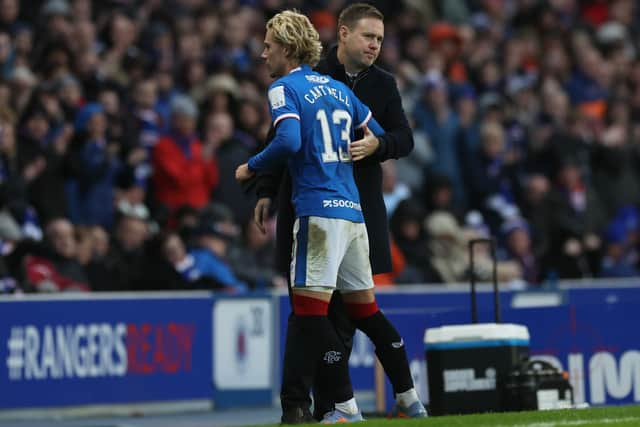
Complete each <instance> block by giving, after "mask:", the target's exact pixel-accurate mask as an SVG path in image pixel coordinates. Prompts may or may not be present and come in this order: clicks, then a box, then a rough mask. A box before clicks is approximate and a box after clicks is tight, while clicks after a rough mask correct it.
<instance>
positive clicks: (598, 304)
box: [280, 283, 640, 409]
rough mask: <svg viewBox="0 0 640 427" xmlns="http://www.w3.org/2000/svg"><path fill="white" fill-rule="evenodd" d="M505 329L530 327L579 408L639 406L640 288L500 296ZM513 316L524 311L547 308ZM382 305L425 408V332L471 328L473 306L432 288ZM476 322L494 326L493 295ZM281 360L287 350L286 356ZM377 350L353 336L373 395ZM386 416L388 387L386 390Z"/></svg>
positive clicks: (536, 348) (392, 295) (462, 295)
mask: <svg viewBox="0 0 640 427" xmlns="http://www.w3.org/2000/svg"><path fill="white" fill-rule="evenodd" d="M286 299H287V297H286V296H283V297H282V302H281V325H280V328H281V333H284V330H285V329H284V328H285V327H286V321H285V320H284V319H285V317H286V315H287V314H288V312H289V309H288V303H287V301H286ZM500 302H501V307H502V310H501V312H502V321H503V322H509V323H518V324H523V325H526V326H527V327H528V329H529V333H530V335H531V347H530V348H531V354H532V355H533V356H534V357H536V358H543V359H545V360H548V361H550V362H552V363H554V364H555V365H556V366H558V367H560V368H561V369H563V370H566V371H568V372H569V375H570V379H571V383H572V385H573V387H574V393H575V396H576V402H577V403H580V402H588V403H590V404H592V405H618V404H628V403H634V402H635V403H637V402H640V332H639V331H638V330H637V326H636V325H640V310H638V307H639V303H640V287H638V285H637V284H631V285H622V286H605V285H593V284H592V285H591V286H589V284H588V283H581V284H580V285H576V286H564V287H562V288H561V289H560V290H557V291H553V292H549V293H542V292H537V293H536V292H534V293H528V294H524V293H521V292H511V291H502V292H501V293H500ZM549 303H552V304H553V305H551V306H542V307H540V306H538V307H528V308H516V307H514V305H516V306H521V305H531V304H533V305H536V304H549ZM378 304H379V305H380V307H381V308H382V309H383V310H384V312H385V314H386V315H387V316H388V317H389V319H390V320H391V321H392V322H393V323H394V324H395V325H396V327H397V328H398V330H399V331H400V333H401V335H402V336H403V338H404V341H405V343H406V349H407V354H408V356H409V358H410V361H411V368H412V372H413V374H414V379H415V381H416V384H417V388H418V391H419V393H420V395H421V397H422V398H423V400H425V401H426V400H428V389H427V378H426V367H425V366H426V365H425V346H424V344H423V337H424V332H425V330H426V329H427V328H431V327H437V326H442V325H455V324H465V323H470V321H471V316H470V298H469V293H468V289H467V288H466V287H459V288H456V290H450V291H448V292H447V291H445V292H443V290H442V289H441V288H440V289H437V288H433V287H432V288H429V287H422V286H421V287H410V288H409V287H408V288H404V289H403V288H396V289H394V290H393V291H390V292H386V291H385V292H379V293H378ZM478 307H479V319H480V321H481V322H490V321H493V295H492V293H491V291H490V289H489V288H486V287H484V288H483V289H481V290H479V292H478ZM281 355H282V348H281ZM374 357H375V355H374V351H373V347H372V345H371V344H370V342H369V341H368V339H367V338H366V337H365V336H364V335H363V334H361V333H358V334H357V335H356V339H355V341H354V350H353V354H352V357H351V359H350V361H349V364H350V367H351V377H352V382H353V385H354V389H356V390H357V391H361V392H362V391H364V392H367V391H372V390H373V389H374V362H375V358H374ZM385 389H386V391H387V399H386V402H387V409H390V408H391V405H392V396H391V386H390V384H389V383H388V382H387V384H386V387H385Z"/></svg>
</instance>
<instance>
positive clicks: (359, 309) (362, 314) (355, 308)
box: [345, 301, 379, 319]
mask: <svg viewBox="0 0 640 427" xmlns="http://www.w3.org/2000/svg"><path fill="white" fill-rule="evenodd" d="M345 307H346V309H347V313H348V314H349V317H351V318H352V319H366V318H367V317H371V316H373V315H374V314H376V313H377V312H378V310H379V309H378V303H377V302H376V301H373V302H367V303H364V304H360V303H356V302H348V303H345Z"/></svg>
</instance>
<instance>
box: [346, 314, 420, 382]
mask: <svg viewBox="0 0 640 427" xmlns="http://www.w3.org/2000/svg"><path fill="white" fill-rule="evenodd" d="M354 322H355V324H356V326H357V327H358V329H360V330H361V331H362V332H364V333H365V334H366V335H367V336H368V337H369V339H371V341H372V342H373V345H375V347H376V355H377V356H378V359H380V363H381V364H382V367H383V368H384V371H385V373H386V374H387V377H389V381H391V385H392V386H393V391H394V393H402V392H405V391H407V390H409V389H410V388H412V387H413V379H412V378H411V371H410V369H409V361H408V359H407V352H406V350H405V347H404V341H403V340H402V337H401V336H400V334H399V333H398V331H397V330H396V328H395V327H394V326H393V325H392V324H391V322H389V320H388V319H387V318H386V316H385V315H384V314H382V312H381V311H380V310H378V311H377V312H376V313H374V314H373V315H371V316H368V317H365V318H361V319H354Z"/></svg>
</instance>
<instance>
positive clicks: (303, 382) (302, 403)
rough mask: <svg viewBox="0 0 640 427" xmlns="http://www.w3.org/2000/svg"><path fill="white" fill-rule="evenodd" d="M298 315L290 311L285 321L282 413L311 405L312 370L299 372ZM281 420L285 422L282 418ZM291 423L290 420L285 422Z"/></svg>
mask: <svg viewBox="0 0 640 427" xmlns="http://www.w3.org/2000/svg"><path fill="white" fill-rule="evenodd" d="M298 319H299V318H298V317H297V316H296V315H295V314H293V313H291V314H290V315H289V322H288V323H287V336H286V338H285V345H284V361H283V363H282V387H281V391H280V403H281V405H282V413H283V415H284V414H287V413H293V414H294V415H295V413H296V408H300V409H302V410H304V409H307V410H309V408H310V407H311V398H310V397H309V388H310V385H311V383H312V379H313V375H312V372H306V373H302V374H301V373H300V371H299V369H301V368H299V366H300V365H301V363H302V362H303V361H304V359H303V357H304V354H302V353H301V352H300V351H299V350H298V345H297V344H296V343H297V342H299V341H300V340H304V333H303V332H302V331H301V328H300V322H299V321H298ZM294 369H295V372H294V371H293V370H294ZM283 422H285V421H284V420H283ZM287 424H291V422H287Z"/></svg>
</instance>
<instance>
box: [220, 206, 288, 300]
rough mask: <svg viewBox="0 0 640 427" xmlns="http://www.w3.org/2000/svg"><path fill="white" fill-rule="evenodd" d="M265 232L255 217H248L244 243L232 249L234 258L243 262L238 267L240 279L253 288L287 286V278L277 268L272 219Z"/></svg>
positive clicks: (244, 230)
mask: <svg viewBox="0 0 640 427" xmlns="http://www.w3.org/2000/svg"><path fill="white" fill-rule="evenodd" d="M266 229H267V232H266V233H263V232H262V231H260V229H259V228H258V226H257V225H256V223H255V221H254V220H253V218H250V219H247V221H246V222H245V226H244V229H243V235H242V237H243V240H242V245H240V246H239V247H238V245H236V247H234V248H233V249H231V251H232V252H233V254H232V255H231V257H232V258H235V259H236V260H238V261H240V260H241V262H242V268H241V269H237V271H236V272H237V275H238V277H239V278H240V279H242V280H244V281H246V282H247V283H248V284H249V285H250V286H251V288H252V289H257V290H262V289H267V288H286V287H287V279H286V278H285V277H283V276H282V275H280V274H279V273H278V272H277V271H276V269H275V267H274V266H275V238H274V234H275V223H273V221H271V223H270V224H268V226H267V228H266Z"/></svg>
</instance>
